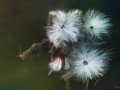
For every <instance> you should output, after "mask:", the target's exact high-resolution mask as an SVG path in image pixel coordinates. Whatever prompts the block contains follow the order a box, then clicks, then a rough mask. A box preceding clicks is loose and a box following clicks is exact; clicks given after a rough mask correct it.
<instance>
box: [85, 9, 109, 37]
mask: <svg viewBox="0 0 120 90" xmlns="http://www.w3.org/2000/svg"><path fill="white" fill-rule="evenodd" d="M83 21H84V24H85V27H86V30H87V33H89V35H90V37H92V38H93V37H94V38H97V39H102V37H101V35H102V34H107V35H109V30H108V29H109V28H110V27H111V24H110V18H108V17H107V16H106V15H105V14H104V13H101V12H99V11H95V10H88V11H87V12H86V13H85V15H84V16H83Z"/></svg>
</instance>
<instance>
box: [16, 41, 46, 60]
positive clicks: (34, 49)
mask: <svg viewBox="0 0 120 90" xmlns="http://www.w3.org/2000/svg"><path fill="white" fill-rule="evenodd" d="M47 41H48V40H47V39H46V40H44V41H42V42H41V43H34V44H33V45H32V47H30V48H29V49H27V50H26V51H24V52H23V53H22V54H20V55H19V56H18V57H20V58H21V59H23V60H24V59H25V58H26V57H28V56H29V55H32V54H35V53H38V52H40V51H41V49H42V45H43V44H45V43H46V42H47Z"/></svg>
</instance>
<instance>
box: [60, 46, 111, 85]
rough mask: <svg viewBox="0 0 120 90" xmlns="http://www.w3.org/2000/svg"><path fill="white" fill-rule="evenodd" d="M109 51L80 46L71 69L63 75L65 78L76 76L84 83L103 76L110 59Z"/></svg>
mask: <svg viewBox="0 0 120 90" xmlns="http://www.w3.org/2000/svg"><path fill="white" fill-rule="evenodd" d="M109 54H110V53H108V52H104V50H98V49H97V48H92V47H85V46H80V47H79V50H77V51H76V54H75V53H74V55H73V57H74V62H73V64H72V67H71V69H70V70H69V71H68V72H66V74H64V75H63V76H62V78H64V80H66V79H69V78H71V77H76V78H77V79H78V80H81V81H83V83H85V82H87V81H88V80H92V79H94V78H96V77H101V76H103V75H104V73H105V72H106V71H107V69H108V67H109V65H108V61H109V60H110V58H109Z"/></svg>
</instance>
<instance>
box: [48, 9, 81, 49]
mask: <svg viewBox="0 0 120 90" xmlns="http://www.w3.org/2000/svg"><path fill="white" fill-rule="evenodd" d="M52 12H54V14H55V17H54V18H53V19H52V25H51V26H47V27H46V29H47V36H48V38H49V40H50V42H51V43H53V46H55V47H56V48H58V47H61V44H62V45H63V44H64V43H65V42H72V43H73V42H77V40H78V36H79V35H80V32H79V30H80V28H79V27H80V26H79V19H78V12H79V10H75V11H69V12H68V13H65V12H64V11H60V10H58V11H52Z"/></svg>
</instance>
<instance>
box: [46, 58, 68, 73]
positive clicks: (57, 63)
mask: <svg viewBox="0 0 120 90" xmlns="http://www.w3.org/2000/svg"><path fill="white" fill-rule="evenodd" d="M69 63H70V59H69V58H67V57H65V65H64V66H63V64H62V59H61V57H59V56H57V57H56V58H55V59H54V60H53V61H51V62H50V63H49V64H48V66H49V68H50V72H52V71H55V72H59V71H60V70H61V68H62V67H63V70H67V69H69V68H70V64H69Z"/></svg>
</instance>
